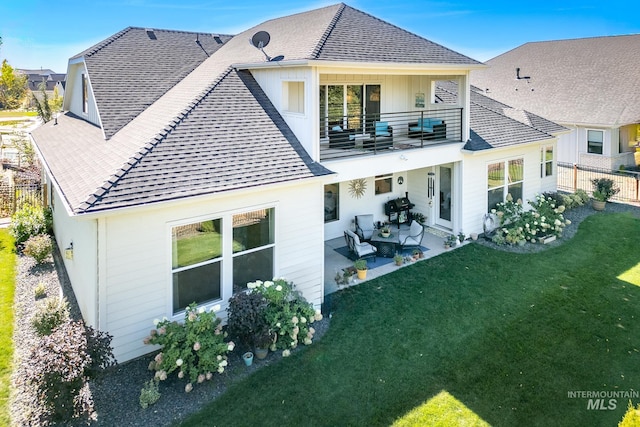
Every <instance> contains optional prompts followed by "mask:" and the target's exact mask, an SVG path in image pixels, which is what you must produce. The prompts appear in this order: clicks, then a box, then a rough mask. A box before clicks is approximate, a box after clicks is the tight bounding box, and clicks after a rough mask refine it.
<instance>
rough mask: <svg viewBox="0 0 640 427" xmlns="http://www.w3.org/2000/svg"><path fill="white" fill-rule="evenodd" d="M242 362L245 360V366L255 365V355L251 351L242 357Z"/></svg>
mask: <svg viewBox="0 0 640 427" xmlns="http://www.w3.org/2000/svg"><path fill="white" fill-rule="evenodd" d="M242 360H244V364H245V365H247V366H251V364H252V363H253V353H252V352H250V351H247V352H246V353H245V354H243V355H242Z"/></svg>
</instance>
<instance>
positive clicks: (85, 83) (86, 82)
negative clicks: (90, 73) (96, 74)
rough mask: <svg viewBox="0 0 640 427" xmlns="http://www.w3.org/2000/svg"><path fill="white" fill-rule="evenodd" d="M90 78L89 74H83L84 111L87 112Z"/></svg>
mask: <svg viewBox="0 0 640 427" xmlns="http://www.w3.org/2000/svg"><path fill="white" fill-rule="evenodd" d="M88 86H89V79H87V75H86V74H83V75H82V112H83V113H85V114H87V113H88V112H89V88H88Z"/></svg>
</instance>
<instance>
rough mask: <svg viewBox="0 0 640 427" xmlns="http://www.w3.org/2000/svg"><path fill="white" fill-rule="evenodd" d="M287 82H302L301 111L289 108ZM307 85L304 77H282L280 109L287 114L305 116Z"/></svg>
mask: <svg viewBox="0 0 640 427" xmlns="http://www.w3.org/2000/svg"><path fill="white" fill-rule="evenodd" d="M289 83H302V111H296V110H289ZM307 86H309V85H308V84H307V82H306V81H305V80H304V79H282V84H281V87H282V111H283V113H286V114H288V115H294V116H300V117H306V112H307V100H308V98H309V96H308V94H307V91H308V88H307Z"/></svg>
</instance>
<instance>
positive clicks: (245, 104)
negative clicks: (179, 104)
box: [78, 70, 331, 212]
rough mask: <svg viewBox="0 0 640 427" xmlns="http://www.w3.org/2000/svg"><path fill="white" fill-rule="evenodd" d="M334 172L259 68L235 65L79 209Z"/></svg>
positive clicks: (172, 197)
mask: <svg viewBox="0 0 640 427" xmlns="http://www.w3.org/2000/svg"><path fill="white" fill-rule="evenodd" d="M329 173H331V172H330V171H329V170H327V169H325V168H324V167H322V166H320V165H319V164H317V163H315V162H313V161H312V160H311V158H310V157H309V156H308V155H307V154H306V152H305V151H304V149H303V148H302V146H301V145H300V142H299V141H298V140H297V139H296V138H295V136H294V135H293V133H292V132H291V130H290V129H289V128H288V127H287V126H286V124H285V123H284V120H283V119H282V117H281V116H280V115H279V114H278V112H277V110H276V109H275V107H274V106H273V105H272V104H271V103H270V102H269V100H268V98H267V97H266V95H265V94H264V92H262V90H261V89H260V86H259V85H258V84H257V82H256V81H255V80H254V79H253V77H252V76H251V74H250V73H249V72H238V71H235V70H228V71H227V73H226V74H225V75H223V77H222V78H221V79H220V80H219V81H218V82H216V83H215V84H213V85H212V86H211V87H210V88H209V89H208V90H207V91H206V92H205V94H204V95H203V96H202V97H201V98H200V99H198V100H196V101H195V102H194V103H193V105H192V108H190V109H189V110H187V111H185V112H184V113H183V114H182V115H181V116H180V117H177V118H176V120H175V121H174V122H173V123H172V124H171V125H170V126H168V127H167V128H166V129H165V130H164V131H163V132H162V133H161V134H159V135H158V136H157V137H156V138H155V139H154V140H153V141H151V142H149V143H148V144H146V145H145V146H144V147H143V148H142V149H141V150H140V151H139V152H138V153H137V154H136V155H134V156H133V157H132V158H131V159H130V160H129V161H128V162H127V163H125V165H124V166H123V167H122V168H121V169H120V170H119V171H117V172H116V173H115V174H114V175H113V176H112V177H111V178H110V179H108V180H107V181H106V182H105V183H104V185H103V186H102V187H100V188H99V189H98V190H97V191H96V192H94V194H93V195H92V196H91V197H90V198H89V199H87V200H86V201H85V202H84V203H82V204H81V205H80V206H79V207H78V211H79V212H95V211H100V210H105V209H114V208H122V207H130V206H134V205H138V204H146V203H151V202H154V203H155V202H161V201H167V200H174V199H179V198H183V197H190V196H197V195H203V194H214V193H219V192H224V191H230V190H239V189H245V188H251V187H256V186H260V185H269V184H276V183H281V182H286V181H292V180H299V179H304V178H311V177H314V176H319V175H325V174H329Z"/></svg>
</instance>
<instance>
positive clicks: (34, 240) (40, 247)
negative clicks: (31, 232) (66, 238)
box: [23, 234, 52, 264]
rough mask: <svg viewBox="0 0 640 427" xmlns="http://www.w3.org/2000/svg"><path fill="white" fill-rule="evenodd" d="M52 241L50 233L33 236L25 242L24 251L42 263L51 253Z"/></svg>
mask: <svg viewBox="0 0 640 427" xmlns="http://www.w3.org/2000/svg"><path fill="white" fill-rule="evenodd" d="M51 249H52V243H51V237H49V235H48V234H38V235H36V236H31V237H29V238H28V239H27V241H26V242H25V243H24V250H23V253H24V254H25V255H27V256H30V257H31V258H33V259H34V260H36V264H42V263H43V262H44V261H45V260H46V259H47V258H48V257H49V255H51Z"/></svg>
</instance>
